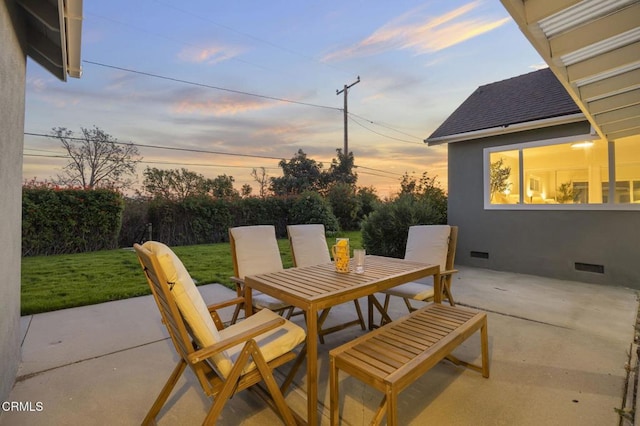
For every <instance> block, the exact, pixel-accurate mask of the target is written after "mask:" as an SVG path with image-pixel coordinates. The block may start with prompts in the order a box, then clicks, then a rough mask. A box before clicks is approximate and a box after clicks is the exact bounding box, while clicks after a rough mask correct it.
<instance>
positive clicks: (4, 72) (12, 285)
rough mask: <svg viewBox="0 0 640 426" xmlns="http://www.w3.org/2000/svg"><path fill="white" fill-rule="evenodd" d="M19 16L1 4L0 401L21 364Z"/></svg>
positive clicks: (22, 61)
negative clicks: (0, 277)
mask: <svg viewBox="0 0 640 426" xmlns="http://www.w3.org/2000/svg"><path fill="white" fill-rule="evenodd" d="M23 30H24V26H23V21H22V16H21V14H20V11H19V10H18V8H17V6H16V3H15V2H14V1H12V0H3V1H2V2H0V93H2V96H0V129H2V133H1V134H0V153H1V154H0V188H2V191H0V218H2V220H0V273H1V274H2V279H0V401H5V400H6V399H7V398H8V396H9V392H10V391H11V388H12V387H13V383H14V380H15V377H16V372H17V370H18V365H19V363H20V262H21V220H22V149H23V142H24V135H23V134H24V108H25V74H26V55H25V49H24V46H25V37H24V32H23Z"/></svg>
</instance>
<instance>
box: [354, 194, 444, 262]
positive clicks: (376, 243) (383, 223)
mask: <svg viewBox="0 0 640 426" xmlns="http://www.w3.org/2000/svg"><path fill="white" fill-rule="evenodd" d="M446 201H447V199H446V197H440V196H434V197H429V196H416V195H414V194H404V195H401V196H399V197H398V198H396V199H394V200H393V201H390V202H387V203H384V204H381V205H380V206H379V207H378V208H377V209H376V210H375V211H374V212H373V213H371V214H370V215H369V216H368V217H367V218H366V219H365V220H364V221H363V223H362V243H363V246H364V248H365V249H366V250H367V253H369V254H377V255H381V256H390V257H397V258H402V257H404V252H405V249H406V246H407V236H408V233H409V227H410V226H413V225H437V224H446V223H447V210H446V208H447V204H446Z"/></svg>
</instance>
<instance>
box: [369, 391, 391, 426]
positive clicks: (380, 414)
mask: <svg viewBox="0 0 640 426" xmlns="http://www.w3.org/2000/svg"><path fill="white" fill-rule="evenodd" d="M386 412H387V396H386V395H385V396H383V397H382V401H380V404H379V405H378V409H377V410H376V413H375V415H374V416H373V419H371V423H370V424H372V425H376V426H377V425H381V424H382V419H383V418H384V415H385V413H386Z"/></svg>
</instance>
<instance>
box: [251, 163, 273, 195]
mask: <svg viewBox="0 0 640 426" xmlns="http://www.w3.org/2000/svg"><path fill="white" fill-rule="evenodd" d="M251 176H252V177H253V180H255V181H256V182H258V185H259V188H260V190H259V192H258V195H259V196H260V198H265V197H266V196H267V191H268V189H269V176H268V175H267V170H266V169H265V168H264V167H260V171H258V169H253V171H252V172H251Z"/></svg>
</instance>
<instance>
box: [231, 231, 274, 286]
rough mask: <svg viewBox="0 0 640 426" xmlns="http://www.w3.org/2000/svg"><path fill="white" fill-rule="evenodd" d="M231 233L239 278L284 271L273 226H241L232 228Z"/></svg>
mask: <svg viewBox="0 0 640 426" xmlns="http://www.w3.org/2000/svg"><path fill="white" fill-rule="evenodd" d="M230 232H231V236H232V237H233V240H234V244H235V255H236V262H237V263H238V278H244V277H245V276H247V275H256V274H266V273H269V272H278V271H281V270H282V269H283V267H282V259H281V258H280V249H279V248H278V241H277V240H276V230H275V228H274V227H273V226H272V225H258V226H240V227H236V228H231V229H230Z"/></svg>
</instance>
